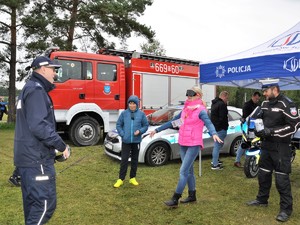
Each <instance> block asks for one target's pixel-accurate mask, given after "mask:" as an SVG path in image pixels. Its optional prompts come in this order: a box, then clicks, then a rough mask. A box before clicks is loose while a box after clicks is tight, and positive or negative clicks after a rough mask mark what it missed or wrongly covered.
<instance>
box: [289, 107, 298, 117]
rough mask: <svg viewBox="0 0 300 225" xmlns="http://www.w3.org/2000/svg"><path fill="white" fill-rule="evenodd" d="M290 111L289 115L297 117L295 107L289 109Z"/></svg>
mask: <svg viewBox="0 0 300 225" xmlns="http://www.w3.org/2000/svg"><path fill="white" fill-rule="evenodd" d="M290 111H291V114H292V115H293V116H296V115H297V109H296V107H293V108H290Z"/></svg>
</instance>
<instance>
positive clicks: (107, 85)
mask: <svg viewBox="0 0 300 225" xmlns="http://www.w3.org/2000/svg"><path fill="white" fill-rule="evenodd" d="M117 74H118V73H117V65H116V64H108V63H97V68H96V77H95V86H94V93H95V94H94V96H95V103H96V104H98V105H99V106H100V107H101V108H102V109H107V110H117V109H119V108H120V81H118V76H117Z"/></svg>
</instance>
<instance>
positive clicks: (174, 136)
mask: <svg viewBox="0 0 300 225" xmlns="http://www.w3.org/2000/svg"><path fill="white" fill-rule="evenodd" d="M182 108H183V106H182V105H179V106H170V107H167V108H163V109H159V110H157V111H155V112H154V113H152V114H150V115H148V116H147V118H148V121H149V128H148V131H147V132H146V133H145V134H144V135H143V137H142V142H141V145H140V153H139V159H138V161H139V162H140V163H146V164H148V165H150V166H161V165H164V164H166V163H167V162H168V161H169V160H173V159H179V158H180V151H179V145H178V130H177V129H166V130H163V131H161V132H159V133H157V134H155V135H154V137H153V138H150V136H149V132H150V131H152V130H154V129H155V128H157V127H159V126H160V125H162V124H163V123H165V122H167V121H169V120H171V119H172V118H173V117H174V116H176V115H177V114H178V113H180V111H181V110H182ZM208 113H209V114H210V108H209V107H208ZM241 117H242V109H240V108H236V107H231V106H228V118H229V127H228V130H227V137H226V139H225V142H224V146H223V148H222V149H221V150H220V153H227V154H231V155H235V153H236V151H237V149H238V147H239V145H240V143H241V136H242V132H241V122H240V119H241ZM203 142H204V149H203V151H202V155H211V154H212V150H213V146H214V141H213V139H212V137H211V135H210V134H209V132H208V130H207V128H206V127H204V128H203ZM121 146H122V139H121V137H120V136H119V134H118V132H117V130H116V129H114V130H111V131H110V132H108V133H107V135H106V137H105V140H104V147H105V153H106V154H107V155H108V156H110V157H112V158H115V159H118V160H121V151H122V149H121Z"/></svg>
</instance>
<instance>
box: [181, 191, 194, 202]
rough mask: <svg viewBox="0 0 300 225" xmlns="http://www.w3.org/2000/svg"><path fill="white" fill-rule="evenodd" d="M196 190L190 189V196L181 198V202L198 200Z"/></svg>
mask: <svg viewBox="0 0 300 225" xmlns="http://www.w3.org/2000/svg"><path fill="white" fill-rule="evenodd" d="M196 201H197V199H196V190H195V191H189V196H188V197H187V198H186V199H183V200H180V203H189V202H196Z"/></svg>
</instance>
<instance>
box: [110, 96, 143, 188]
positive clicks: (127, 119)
mask: <svg viewBox="0 0 300 225" xmlns="http://www.w3.org/2000/svg"><path fill="white" fill-rule="evenodd" d="M127 103H128V108H127V109H126V110H124V111H123V112H122V113H121V115H120V117H119V118H118V121H117V130H118V133H119V135H120V136H121V137H122V151H121V165H120V172H119V179H118V180H117V182H116V183H115V184H114V187H115V188H118V187H120V186H121V185H123V181H124V179H125V177H126V173H127V167H128V159H129V156H130V155H131V170H130V180H129V183H130V184H132V185H135V186H137V185H139V183H138V182H137V181H136V178H135V177H136V171H137V166H138V157H139V151H140V143H141V141H142V134H143V133H145V132H146V131H147V130H148V126H149V124H148V120H147V118H146V115H145V113H144V112H142V111H141V110H140V109H139V99H138V97H137V96H135V95H132V96H130V97H129V98H128V100H127ZM130 153H131V154H130Z"/></svg>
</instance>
